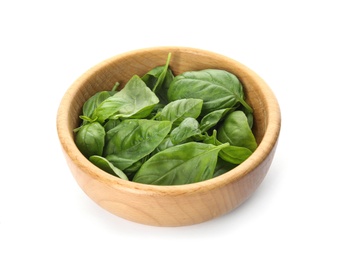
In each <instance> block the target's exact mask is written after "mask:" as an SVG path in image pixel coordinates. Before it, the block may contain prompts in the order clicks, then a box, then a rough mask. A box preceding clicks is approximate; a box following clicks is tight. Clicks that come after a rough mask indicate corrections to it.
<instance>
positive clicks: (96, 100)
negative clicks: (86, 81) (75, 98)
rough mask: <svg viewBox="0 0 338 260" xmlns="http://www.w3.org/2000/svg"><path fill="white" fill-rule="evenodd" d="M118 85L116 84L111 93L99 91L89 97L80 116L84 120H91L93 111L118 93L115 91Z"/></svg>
mask: <svg viewBox="0 0 338 260" xmlns="http://www.w3.org/2000/svg"><path fill="white" fill-rule="evenodd" d="M118 85H119V84H118V83H116V84H115V86H114V88H113V90H111V91H99V92H97V93H95V94H94V95H93V96H91V97H90V98H89V99H88V100H87V101H86V102H85V103H84V105H83V107H82V116H83V118H82V119H84V118H86V117H87V118H89V119H93V118H92V115H93V113H94V111H95V109H96V108H97V107H98V106H99V105H100V104H101V103H102V102H103V101H104V100H106V99H107V98H109V97H111V96H114V95H115V94H116V93H117V92H118V91H116V90H115V89H116V87H117V86H118Z"/></svg>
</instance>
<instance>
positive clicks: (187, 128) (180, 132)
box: [170, 117, 201, 145]
mask: <svg viewBox="0 0 338 260" xmlns="http://www.w3.org/2000/svg"><path fill="white" fill-rule="evenodd" d="M200 133H201V130H200V129H199V123H198V121H197V120H196V119H195V118H192V117H187V118H186V119H184V120H183V121H182V122H181V124H180V125H179V126H178V127H176V128H175V129H173V130H172V131H171V133H170V139H171V142H172V143H173V144H175V145H176V144H180V143H183V142H184V141H186V140H188V139H189V138H190V137H193V136H195V135H198V134H200Z"/></svg>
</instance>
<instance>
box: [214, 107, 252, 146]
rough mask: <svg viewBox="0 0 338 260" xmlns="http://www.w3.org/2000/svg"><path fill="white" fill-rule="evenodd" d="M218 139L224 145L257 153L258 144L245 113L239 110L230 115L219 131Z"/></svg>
mask: <svg viewBox="0 0 338 260" xmlns="http://www.w3.org/2000/svg"><path fill="white" fill-rule="evenodd" d="M217 139H218V140H219V141H221V142H222V143H226V142H229V143H230V144H231V145H233V146H240V147H245V148H248V149H249V150H250V151H252V152H253V151H255V150H256V148H257V143H256V139H255V136H254V135H253V133H252V131H251V128H250V126H249V123H248V120H247V117H246V116H245V114H244V112H242V111H240V110H238V111H234V112H232V113H230V114H229V115H228V116H227V117H226V118H225V119H224V121H223V123H222V124H221V126H220V127H219V128H218V131H217Z"/></svg>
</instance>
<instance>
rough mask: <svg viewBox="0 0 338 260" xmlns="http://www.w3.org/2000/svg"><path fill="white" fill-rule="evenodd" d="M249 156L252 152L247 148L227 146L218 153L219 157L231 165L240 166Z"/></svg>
mask: <svg viewBox="0 0 338 260" xmlns="http://www.w3.org/2000/svg"><path fill="white" fill-rule="evenodd" d="M251 154H252V152H251V151H250V150H249V149H248V148H245V147H239V146H233V145H229V146H226V147H224V148H223V149H222V150H221V151H220V152H219V157H221V158H222V159H223V160H224V161H227V162H229V163H232V164H241V163H242V162H244V161H245V160H246V159H248V158H249V156H250V155H251Z"/></svg>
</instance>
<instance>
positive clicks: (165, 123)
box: [74, 53, 257, 185]
mask: <svg viewBox="0 0 338 260" xmlns="http://www.w3.org/2000/svg"><path fill="white" fill-rule="evenodd" d="M170 58H171V53H169V55H168V58H167V61H166V63H165V65H161V66H157V67H155V68H153V69H151V70H149V71H148V72H147V73H145V74H144V75H143V76H142V77H140V76H139V75H134V76H132V77H131V78H130V79H129V81H128V82H127V83H126V84H125V86H124V88H122V89H121V90H117V87H118V85H119V83H116V85H115V86H114V88H113V89H112V90H111V91H100V92H98V93H96V94H94V95H93V96H91V97H90V98H89V99H88V100H87V101H86V102H85V103H84V105H83V107H82V115H80V118H81V119H82V123H81V124H80V125H79V127H77V128H75V129H74V133H75V143H76V145H77V147H78V148H79V150H80V151H81V152H82V154H83V155H84V156H86V157H87V158H88V160H89V161H91V162H92V163H93V164H94V165H96V166H97V167H99V168H100V169H102V170H104V171H106V172H108V173H109V174H112V175H114V176H116V177H119V178H121V179H124V180H129V181H134V182H138V183H144V184H154V185H182V184H188V183H195V182H200V181H204V180H208V179H210V178H213V177H217V176H220V175H222V174H224V173H226V172H228V171H230V170H231V169H233V168H234V167H236V166H237V165H239V164H241V163H242V162H244V161H245V160H246V159H247V158H248V157H249V156H251V154H252V153H253V152H254V151H255V149H256V148H257V142H256V139H255V136H254V134H253V132H252V126H253V123H254V118H253V111H252V108H251V107H250V105H249V104H248V103H246V101H245V97H244V91H243V87H242V85H241V82H240V81H239V79H238V78H237V77H236V76H235V75H234V74H231V73H229V72H227V71H224V70H218V69H206V70H201V71H187V72H183V73H182V74H180V75H178V76H175V75H174V74H173V72H172V70H171V68H170Z"/></svg>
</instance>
